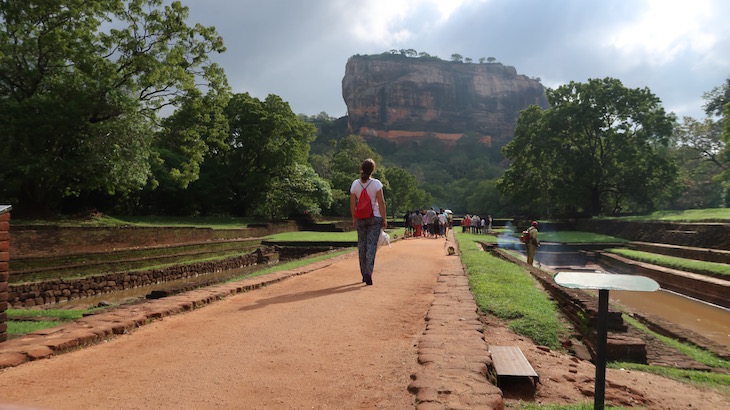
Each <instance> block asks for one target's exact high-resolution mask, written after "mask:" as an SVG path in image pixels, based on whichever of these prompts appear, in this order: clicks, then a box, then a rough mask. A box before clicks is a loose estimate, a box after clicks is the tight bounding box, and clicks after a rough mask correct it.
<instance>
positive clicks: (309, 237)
mask: <svg viewBox="0 0 730 410" xmlns="http://www.w3.org/2000/svg"><path fill="white" fill-rule="evenodd" d="M265 239H266V240H269V241H286V242H357V232H355V231H350V232H305V231H299V232H282V233H277V234H274V235H269V236H267V237H266V238H265Z"/></svg>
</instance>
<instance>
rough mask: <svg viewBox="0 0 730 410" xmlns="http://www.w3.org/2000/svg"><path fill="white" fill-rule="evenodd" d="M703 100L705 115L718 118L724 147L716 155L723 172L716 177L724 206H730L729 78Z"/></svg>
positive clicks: (705, 95) (706, 94)
mask: <svg viewBox="0 0 730 410" xmlns="http://www.w3.org/2000/svg"><path fill="white" fill-rule="evenodd" d="M703 97H704V99H705V105H704V109H705V113H706V114H707V116H708V117H713V116H714V117H720V119H719V121H718V122H717V124H716V125H717V127H718V128H719V129H720V130H721V132H722V139H723V143H724V147H722V148H721V149H720V151H719V152H718V153H717V155H716V157H715V159H716V160H717V163H718V165H720V166H721V167H722V169H723V172H722V173H721V174H720V175H718V176H717V179H718V180H720V181H721V182H722V185H723V190H724V196H725V199H724V204H725V206H730V77H728V78H727V80H725V84H723V85H722V86H721V87H715V88H713V89H712V91H709V92H707V93H705V94H704V95H703Z"/></svg>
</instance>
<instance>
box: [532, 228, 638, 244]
mask: <svg viewBox="0 0 730 410" xmlns="http://www.w3.org/2000/svg"><path fill="white" fill-rule="evenodd" d="M537 237H538V238H539V239H540V241H542V242H560V243H626V242H629V241H628V240H626V239H622V238H617V237H615V236H609V235H601V234H599V233H593V232H581V231H555V232H538V234H537Z"/></svg>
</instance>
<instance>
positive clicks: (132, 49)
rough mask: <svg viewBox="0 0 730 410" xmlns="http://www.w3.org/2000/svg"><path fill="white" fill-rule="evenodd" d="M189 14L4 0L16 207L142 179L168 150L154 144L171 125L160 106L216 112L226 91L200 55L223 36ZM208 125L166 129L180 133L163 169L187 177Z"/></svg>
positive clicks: (9, 151)
mask: <svg viewBox="0 0 730 410" xmlns="http://www.w3.org/2000/svg"><path fill="white" fill-rule="evenodd" d="M187 17H188V9H187V8H186V7H183V6H182V5H181V4H180V3H179V2H173V3H171V4H170V5H168V6H163V2H162V0H132V1H120V0H84V1H80V0H73V1H66V2H54V1H40V0H31V1H0V136H1V137H2V140H3V145H2V147H0V180H3V181H6V182H5V183H4V184H3V188H2V189H3V190H4V196H6V197H8V198H10V199H13V200H15V201H17V202H21V203H23V204H24V207H19V210H20V209H24V208H25V209H27V208H53V207H56V206H58V204H59V202H60V201H61V200H62V199H63V198H65V197H71V196H81V195H84V194H88V193H91V192H103V193H108V194H119V193H126V192H130V191H132V190H135V189H139V188H141V187H143V186H145V184H147V182H148V181H149V179H150V177H151V175H152V166H151V164H153V163H155V162H157V163H160V161H162V160H165V159H168V158H169V157H170V156H165V155H161V156H158V155H157V154H156V153H155V152H153V150H152V145H153V143H154V138H155V133H156V132H165V131H164V129H163V128H161V127H160V125H162V126H165V125H168V124H165V123H163V124H160V123H158V121H157V114H158V112H159V111H160V110H161V109H162V108H164V107H166V106H170V107H173V109H174V108H178V107H182V106H183V105H186V107H185V110H186V112H187V114H190V113H195V115H200V116H201V117H206V116H210V115H213V116H215V115H216V110H218V113H219V112H220V111H219V110H220V107H221V106H222V104H224V103H225V101H226V98H227V97H226V95H227V92H228V86H227V83H226V79H225V75H224V73H223V71H222V69H220V67H218V66H217V65H216V64H213V63H211V62H210V60H209V58H208V56H209V54H210V53H214V52H223V51H224V50H225V48H224V46H223V40H222V39H221V38H220V37H219V36H218V35H217V33H216V31H215V29H214V28H213V27H204V26H202V25H199V24H196V25H194V26H188V25H187V24H186V22H185V21H186V19H187ZM201 89H202V90H205V91H204V92H203V91H201ZM216 107H218V108H216ZM201 110H202V111H208V113H205V112H202V111H201ZM220 124H221V122H220V121H216V120H212V121H209V123H208V125H207V127H212V128H216V127H219V126H220ZM170 125H171V124H170ZM208 131H211V129H207V130H201V129H197V130H196V129H187V130H186V131H185V132H184V133H183V132H181V131H180V129H178V131H174V130H173V131H169V132H172V133H177V138H178V142H180V143H181V144H179V145H177V154H178V161H177V163H176V164H173V165H171V166H168V170H169V171H171V172H172V173H173V176H174V177H176V178H178V179H179V180H180V181H181V183H183V184H185V183H187V182H189V181H191V180H194V179H195V178H197V175H196V170H197V167H198V166H199V164H200V162H201V161H202V154H203V153H204V152H206V151H207V150H208V147H209V146H210V145H220V144H221V142H222V137H223V136H224V135H225V132H221V129H216V130H213V131H212V132H208ZM183 134H184V135H183Z"/></svg>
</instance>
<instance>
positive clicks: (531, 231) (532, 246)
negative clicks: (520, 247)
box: [525, 221, 540, 265]
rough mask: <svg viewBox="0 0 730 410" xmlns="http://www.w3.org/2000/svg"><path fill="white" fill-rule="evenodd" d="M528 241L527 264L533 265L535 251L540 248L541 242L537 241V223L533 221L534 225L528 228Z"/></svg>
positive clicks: (526, 243) (526, 245) (526, 244)
mask: <svg viewBox="0 0 730 410" xmlns="http://www.w3.org/2000/svg"><path fill="white" fill-rule="evenodd" d="M527 235H528V237H527V240H526V241H525V247H526V248H527V263H528V264H530V265H532V264H533V262H534V260H535V251H536V250H537V247H538V246H540V240H539V239H537V221H532V225H531V226H530V227H529V228H527Z"/></svg>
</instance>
